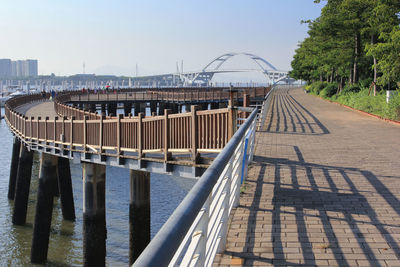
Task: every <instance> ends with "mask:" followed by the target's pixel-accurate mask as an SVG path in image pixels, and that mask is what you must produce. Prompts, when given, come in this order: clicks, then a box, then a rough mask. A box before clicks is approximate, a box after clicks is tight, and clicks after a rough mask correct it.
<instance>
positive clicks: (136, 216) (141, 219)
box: [129, 170, 150, 265]
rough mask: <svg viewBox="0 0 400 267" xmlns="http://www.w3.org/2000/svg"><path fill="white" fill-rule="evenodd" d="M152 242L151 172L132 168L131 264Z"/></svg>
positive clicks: (130, 214) (130, 208) (130, 213)
mask: <svg viewBox="0 0 400 267" xmlns="http://www.w3.org/2000/svg"><path fill="white" fill-rule="evenodd" d="M149 242H150V173H149V172H145V171H136V170H130V203H129V264H130V265H132V264H133V262H134V261H135V260H136V259H137V258H138V257H139V255H140V254H141V253H142V251H143V250H144V249H145V248H146V246H147V245H148V243H149Z"/></svg>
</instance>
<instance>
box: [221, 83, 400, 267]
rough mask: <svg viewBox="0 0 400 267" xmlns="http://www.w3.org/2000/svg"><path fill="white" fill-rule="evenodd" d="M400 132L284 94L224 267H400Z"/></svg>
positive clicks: (259, 140) (259, 150)
mask: <svg viewBox="0 0 400 267" xmlns="http://www.w3.org/2000/svg"><path fill="white" fill-rule="evenodd" d="M399 137H400V127H399V126H396V125H392V124H389V123H386V122H383V121H380V120H377V119H375V118H371V117H368V116H365V115H363V114H360V113H357V112H355V111H352V110H349V109H345V108H343V107H340V106H339V105H336V104H333V103H329V102H326V101H323V100H320V99H318V98H316V97H313V96H310V95H307V94H305V93H304V92H303V90H301V89H295V90H277V91H276V92H275V96H274V99H273V104H272V106H271V109H270V111H269V114H268V116H267V119H266V121H265V125H264V129H263V130H262V131H261V132H258V133H257V137H256V151H255V156H254V164H253V165H252V166H251V167H250V169H249V173H248V174H249V175H248V178H247V181H246V183H245V188H244V190H243V193H242V195H241V197H240V204H239V206H238V208H237V209H236V210H235V211H234V212H233V214H232V217H231V223H230V226H229V232H228V238H227V246H226V250H225V252H224V253H223V254H221V255H218V256H217V257H216V259H215V261H214V266H228V265H245V266H315V265H318V266H399V264H400V261H399V259H400V183H399V179H400V164H399V158H400V140H399Z"/></svg>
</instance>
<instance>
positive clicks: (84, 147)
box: [83, 116, 89, 154]
mask: <svg viewBox="0 0 400 267" xmlns="http://www.w3.org/2000/svg"><path fill="white" fill-rule="evenodd" d="M88 119H89V117H88V116H84V117H83V153H85V154H86V152H87V147H86V145H87V122H86V121H87V120H88Z"/></svg>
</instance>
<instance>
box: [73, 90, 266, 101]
mask: <svg viewBox="0 0 400 267" xmlns="http://www.w3.org/2000/svg"><path fill="white" fill-rule="evenodd" d="M269 90H270V88H269V87H254V88H241V89H240V90H239V91H237V92H235V93H234V95H233V96H234V98H235V99H239V98H243V95H244V94H247V95H249V96H250V97H252V98H255V97H264V96H265V95H266V94H267V93H268V91H269ZM75 92H76V93H74V94H71V95H70V97H71V98H70V99H69V101H93V102H96V101H139V100H141V101H169V102H200V101H222V100H228V99H229V98H230V92H229V89H228V88H226V89H219V88H217V89H209V88H208V89H201V90H193V89H175V90H171V89H162V90H154V89H150V90H147V91H145V90H143V89H141V90H139V89H132V90H130V89H123V90H107V91H106V90H86V91H84V92H80V91H75Z"/></svg>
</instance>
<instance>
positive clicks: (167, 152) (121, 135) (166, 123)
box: [5, 88, 266, 164]
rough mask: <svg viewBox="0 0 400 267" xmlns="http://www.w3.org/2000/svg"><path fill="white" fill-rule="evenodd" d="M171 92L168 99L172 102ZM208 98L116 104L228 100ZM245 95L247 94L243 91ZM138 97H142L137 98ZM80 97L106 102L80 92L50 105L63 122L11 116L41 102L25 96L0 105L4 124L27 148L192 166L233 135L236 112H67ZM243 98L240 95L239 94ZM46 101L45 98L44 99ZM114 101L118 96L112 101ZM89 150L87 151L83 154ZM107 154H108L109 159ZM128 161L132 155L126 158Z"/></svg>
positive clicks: (185, 95) (165, 94)
mask: <svg viewBox="0 0 400 267" xmlns="http://www.w3.org/2000/svg"><path fill="white" fill-rule="evenodd" d="M171 91H172V97H171ZM215 91H217V93H216V94H215V93H214V91H213V93H212V94H206V93H203V94H202V95H200V93H199V90H197V92H196V91H195V90H192V89H190V90H187V91H183V92H182V91H181V92H179V91H176V90H163V91H150V92H143V89H142V91H140V92H139V91H138V90H133V91H129V95H128V94H127V93H126V92H125V91H123V90H121V92H124V94H123V97H120V99H125V100H126V99H128V100H130V99H142V100H143V99H146V98H151V99H154V98H155V96H154V95H156V98H157V99H164V100H166V101H172V100H174V99H191V100H193V93H195V95H196V94H197V100H200V99H201V100H205V101H207V100H208V99H209V98H214V97H217V98H218V99H224V98H225V97H226V98H228V97H229V92H224V91H222V90H215ZM265 91H266V89H264V88H259V89H258V88H257V89H253V91H252V92H251V93H253V94H255V95H258V94H263V93H264V92H265ZM243 92H246V91H243ZM140 94H141V96H139V95H140ZM82 95H84V98H81V99H85V100H91V99H92V98H93V100H94V101H99V99H100V101H101V100H104V99H110V98H111V97H110V96H109V93H102V94H100V93H99V92H97V93H96V94H94V93H93V94H92V93H82V92H77V91H73V92H68V93H61V94H59V95H58V96H57V97H56V99H55V101H54V109H55V111H56V112H57V113H58V115H59V116H61V117H62V120H58V118H47V117H46V118H45V119H44V120H42V119H41V118H40V117H38V118H36V119H35V118H34V117H31V118H29V119H28V118H26V117H25V116H22V115H20V114H18V113H17V112H16V111H15V110H16V108H17V107H18V106H21V105H24V104H26V103H29V102H33V101H42V100H43V99H44V98H43V96H42V95H29V96H21V97H16V98H13V99H11V100H9V101H7V103H6V105H5V118H6V121H7V123H8V124H9V126H10V128H11V130H12V131H13V132H14V133H15V134H16V135H17V136H19V137H20V138H21V139H24V141H25V142H26V143H28V144H43V145H47V146H54V147H56V146H61V147H62V148H63V149H64V150H70V151H79V152H82V153H91V154H100V155H106V153H105V151H106V150H107V155H108V156H109V155H110V151H114V154H115V156H116V157H128V155H127V154H126V153H124V151H127V152H136V153H137V156H136V158H137V159H141V158H143V159H146V158H147V156H146V154H151V153H162V154H164V161H169V160H170V159H171V154H172V153H183V152H185V153H188V154H191V158H192V160H193V162H194V163H195V164H196V161H197V159H198V155H199V154H200V153H204V152H219V151H221V150H222V148H223V147H224V146H225V145H226V143H227V142H228V141H229V139H230V138H231V137H232V135H233V132H234V129H235V122H234V121H233V120H235V117H236V115H235V110H234V109H233V108H231V107H230V108H224V109H214V110H197V108H196V106H192V109H191V112H187V113H180V114H171V113H170V112H169V111H168V110H166V112H165V113H164V115H163V116H148V117H144V115H143V114H141V113H139V115H138V116H136V117H131V116H129V117H124V116H122V115H120V116H118V117H110V116H107V117H106V116H103V117H102V116H101V115H99V114H96V113H91V112H85V111H83V110H81V109H77V108H74V107H71V106H69V105H66V104H64V102H68V101H73V100H74V99H75V98H78V99H79V97H81V96H82ZM242 95H243V94H242ZM47 97H48V95H46V96H45V98H47ZM114 97H115V98H116V99H118V94H116V95H115V96H114V95H113V98H114ZM88 148H90V149H88ZM111 154H112V153H111ZM129 157H132V154H130V155H129Z"/></svg>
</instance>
